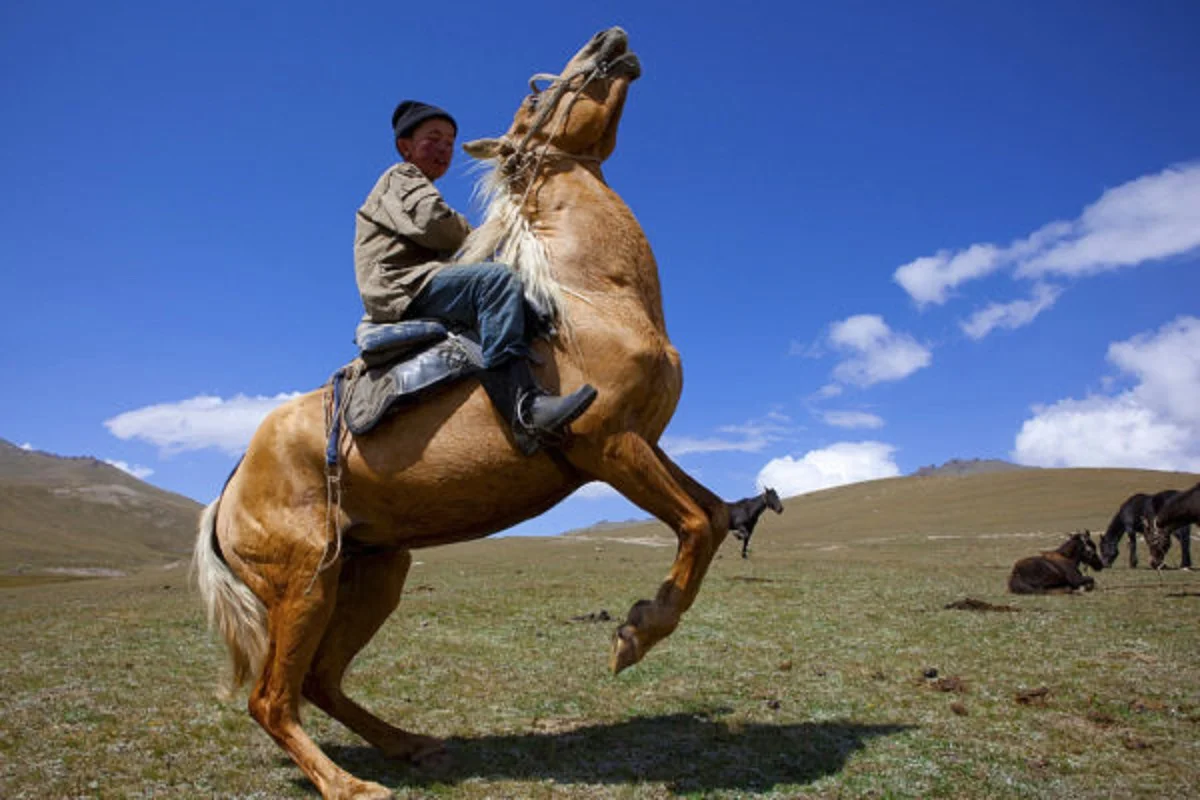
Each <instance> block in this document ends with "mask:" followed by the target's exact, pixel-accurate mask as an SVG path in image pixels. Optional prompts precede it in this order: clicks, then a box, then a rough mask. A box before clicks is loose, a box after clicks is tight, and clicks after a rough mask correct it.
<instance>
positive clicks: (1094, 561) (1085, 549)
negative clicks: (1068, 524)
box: [1071, 530, 1104, 572]
mask: <svg viewBox="0 0 1200 800" xmlns="http://www.w3.org/2000/svg"><path fill="white" fill-rule="evenodd" d="M1071 539H1072V540H1073V542H1074V544H1075V547H1076V554H1077V555H1078V556H1079V560H1080V561H1082V562H1083V563H1084V564H1087V565H1088V566H1089V567H1091V568H1092V569H1094V570H1096V571H1097V572H1099V571H1100V570H1102V569H1104V562H1103V561H1101V560H1100V553H1099V552H1097V550H1096V543H1095V542H1094V541H1092V532H1091V531H1086V530H1084V531H1078V532H1076V533H1073V534H1071Z"/></svg>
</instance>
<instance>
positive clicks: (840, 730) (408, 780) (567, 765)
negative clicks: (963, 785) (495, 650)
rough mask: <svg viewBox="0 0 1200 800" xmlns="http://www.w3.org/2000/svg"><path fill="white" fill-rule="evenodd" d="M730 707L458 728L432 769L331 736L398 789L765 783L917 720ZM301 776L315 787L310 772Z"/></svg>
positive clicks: (798, 778) (827, 761) (820, 766)
mask: <svg viewBox="0 0 1200 800" xmlns="http://www.w3.org/2000/svg"><path fill="white" fill-rule="evenodd" d="M728 713H729V709H713V710H711V711H708V712H700V713H680V714H669V715H663V716H653V717H635V718H633V719H629V720H624V721H622V722H614V723H601V724H595V725H587V724H584V725H580V726H578V727H572V728H570V729H569V730H557V731H537V730H534V731H529V732H526V733H513V734H497V735H484V736H475V737H454V738H450V739H447V740H446V749H447V751H448V753H449V756H450V763H449V764H448V765H446V766H445V767H443V768H441V769H439V770H437V771H436V772H432V773H429V772H424V771H422V770H419V769H415V768H413V767H410V766H408V765H406V764H402V763H397V762H394V761H390V760H388V759H387V758H385V757H384V756H382V755H381V754H379V753H378V751H376V750H374V749H373V748H370V747H366V746H345V745H335V744H329V745H326V746H324V749H325V752H326V753H327V754H328V755H329V756H330V757H331V758H333V759H334V761H336V762H337V763H339V764H341V765H342V766H343V767H345V768H346V769H348V770H350V771H351V772H352V773H354V774H355V775H357V776H359V777H360V778H366V779H369V780H373V781H377V782H379V783H382V784H384V785H386V786H391V787H395V788H400V787H421V786H433V785H442V786H445V785H448V784H449V785H453V784H457V783H460V782H462V781H466V780H472V779H483V780H523V781H554V782H555V783H560V784H640V783H647V782H649V783H662V784H665V785H666V787H667V788H668V789H669V790H670V791H672V792H674V793H676V794H685V793H693V792H704V791H715V790H735V791H745V792H763V791H768V790H770V789H772V788H773V787H776V786H780V785H789V784H792V785H794V784H801V785H802V784H808V783H812V782H813V781H815V780H818V779H820V778H823V777H825V776H827V775H832V774H835V773H837V772H840V771H841V770H842V768H843V767H844V766H845V763H846V760H847V759H848V758H849V757H850V756H851V755H853V754H854V753H855V752H857V751H858V750H861V749H862V748H864V747H865V746H866V745H867V743H868V742H869V741H870V740H871V739H872V738H874V737H877V736H890V735H893V734H896V733H902V732H904V731H907V730H911V729H912V728H914V727H915V726H912V725H864V724H860V723H856V722H851V721H846V720H835V721H824V722H805V723H800V724H769V723H766V724H764V723H748V722H747V723H743V722H738V721H736V720H722V719H718V718H717V717H718V716H720V715H724V714H728ZM560 727H561V726H560ZM297 783H298V784H304V785H308V786H311V784H308V782H307V781H305V780H303V779H300V778H298V779H297Z"/></svg>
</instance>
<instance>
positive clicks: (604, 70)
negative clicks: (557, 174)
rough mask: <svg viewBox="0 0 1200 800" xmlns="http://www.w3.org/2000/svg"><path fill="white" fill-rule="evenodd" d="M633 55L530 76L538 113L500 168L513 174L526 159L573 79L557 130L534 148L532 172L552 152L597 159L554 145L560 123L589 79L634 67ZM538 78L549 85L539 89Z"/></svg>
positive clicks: (578, 158) (606, 76)
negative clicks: (566, 71)
mask: <svg viewBox="0 0 1200 800" xmlns="http://www.w3.org/2000/svg"><path fill="white" fill-rule="evenodd" d="M636 59H637V56H635V55H634V54H633V53H622V54H621V55H619V56H617V57H616V58H614V59H611V60H605V59H594V60H593V61H592V62H591V63H590V64H589V65H587V66H583V67H580V68H579V69H576V70H575V71H573V72H571V73H570V74H569V75H554V74H551V73H548V72H539V73H537V74H536V75H533V76H532V77H530V79H529V89H530V91H531V92H532V96H533V97H534V98H536V99H538V101H539V102H538V107H539V108H538V112H537V116H536V117H534V120H533V123H532V124H531V125H530V126H529V130H528V131H526V132H525V135H524V136H523V137H521V141H520V142H518V143H517V144H516V145H515V146H512V152H511V153H510V154H509V155H508V156H506V157H505V158H504V161H503V162H502V163H501V165H500V171H501V172H502V173H504V174H506V175H515V174H516V173H517V172H518V171H520V170H521V169H522V168H524V167H525V166H526V165H527V164H528V163H529V140H530V139H532V138H533V137H534V136H536V135H537V134H538V133H539V132H541V130H542V128H544V127H545V126H546V123H547V122H548V121H549V119H550V115H551V114H553V113H554V111H555V109H557V108H558V105H559V102H560V101H561V100H562V98H563V95H564V94H566V93H567V91H568V90H570V88H571V85H572V84H573V83H576V82H578V83H579V86H578V88H576V89H575V90H574V91H573V92H572V94H571V97H570V99H569V100H568V101H567V107H566V109H565V110H564V111H563V115H562V120H561V122H559V125H558V130H555V131H554V132H553V133H552V134H550V136H548V137H547V138H546V142H545V144H543V145H542V146H541V147H540V148H538V150H537V158H536V161H535V162H534V170H533V174H535V175H536V174H537V170H538V169H539V168H540V167H541V164H542V161H543V160H544V159H545V158H546V157H547V156H553V157H556V158H569V159H574V160H576V161H599V160H600V159H599V158H598V157H597V156H585V155H580V154H577V153H567V152H565V151H563V150H560V149H558V148H557V147H555V146H554V139H555V138H556V137H557V136H558V135H559V134H560V133H561V132H562V126H563V125H565V124H566V122H567V119H568V118H569V117H570V115H571V107H572V106H574V105H575V102H576V101H577V100H578V99H579V96H580V95H581V94H583V91H584V89H586V88H587V87H588V85H589V84H591V82H592V81H594V80H597V79H599V80H603V79H605V78H608V77H611V76H612V75H613V74H614V72H615V71H616V70H617V68H618V67H620V68H625V69H629V68H633V66H634V65H635V64H636ZM538 81H550V82H551V83H550V86H549V88H547V89H545V90H542V89H539V88H538V85H537V84H538ZM543 93H545V94H548V95H549V96H548V97H547V98H545V99H544V100H543V99H542V97H541V96H542V94H543ZM506 144H507V142H506Z"/></svg>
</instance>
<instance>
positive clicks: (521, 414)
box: [516, 384, 597, 444]
mask: <svg viewBox="0 0 1200 800" xmlns="http://www.w3.org/2000/svg"><path fill="white" fill-rule="evenodd" d="M596 394H597V393H596V389H595V388H594V387H593V386H591V385H590V384H584V385H583V386H581V387H580V388H578V389H576V390H575V391H574V392H572V393H571V394H568V395H564V396H561V397H559V396H556V395H550V394H546V393H544V392H538V391H528V392H525V393H524V394H522V395H521V397H520V398H518V400H517V409H516V411H517V413H516V422H517V424H518V425H519V426H520V427H521V429H522V430H523V431H524V432H525V433H526V434H529V435H531V436H533V437H534V438H535V439H537V440H538V441H539V442H541V443H543V444H559V443H561V442H562V440H563V438H564V436H565V435H566V432H567V427H568V426H569V425H570V424H571V423H572V422H574V421H575V420H577V419H579V417H580V416H582V415H583V412H585V411H587V410H588V408H589V407H591V405H592V403H593V402H594V401H595V399H596ZM542 398H547V399H550V398H553V401H557V402H559V403H561V404H562V405H563V406H564V407H565V408H567V411H566V413H565V414H564V415H562V416H561V417H559V418H557V419H555V420H554V421H553V423H552V424H550V425H547V424H545V423H541V424H539V423H538V422H537V421H536V420H534V419H533V406H534V404H535V403H536V402H537V401H538V400H540V399H542Z"/></svg>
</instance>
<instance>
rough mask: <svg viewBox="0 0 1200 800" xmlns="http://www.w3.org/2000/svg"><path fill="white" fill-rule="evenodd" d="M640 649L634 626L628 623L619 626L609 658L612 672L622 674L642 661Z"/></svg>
mask: <svg viewBox="0 0 1200 800" xmlns="http://www.w3.org/2000/svg"><path fill="white" fill-rule="evenodd" d="M640 650H641V648H639V647H638V643H637V634H636V633H634V631H633V628H631V627H630V626H628V625H622V626H621V627H620V628H617V632H616V633H615V634H613V648H612V656H611V657H610V658H609V660H608V666H609V669H611V670H612V674H613V675H620V674H621V672H622V671H623V670H625V669H627V668H628V667H632V666H633V665H634V664H636V663H637V662H639V661H641V660H642V656H641V652H640Z"/></svg>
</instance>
